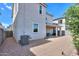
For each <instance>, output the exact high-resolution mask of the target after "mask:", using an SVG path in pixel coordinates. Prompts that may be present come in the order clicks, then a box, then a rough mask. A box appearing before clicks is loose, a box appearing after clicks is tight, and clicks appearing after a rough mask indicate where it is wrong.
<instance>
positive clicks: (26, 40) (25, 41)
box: [19, 35, 30, 46]
mask: <svg viewBox="0 0 79 59" xmlns="http://www.w3.org/2000/svg"><path fill="white" fill-rule="evenodd" d="M29 39H30V36H29V35H21V36H20V41H19V43H20V44H21V45H22V46H23V45H28V44H29Z"/></svg>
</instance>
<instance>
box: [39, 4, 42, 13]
mask: <svg viewBox="0 0 79 59" xmlns="http://www.w3.org/2000/svg"><path fill="white" fill-rule="evenodd" d="M39 13H40V14H42V6H41V5H40V7H39Z"/></svg>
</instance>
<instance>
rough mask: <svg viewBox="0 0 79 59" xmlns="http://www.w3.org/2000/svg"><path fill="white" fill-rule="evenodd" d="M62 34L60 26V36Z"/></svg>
mask: <svg viewBox="0 0 79 59" xmlns="http://www.w3.org/2000/svg"><path fill="white" fill-rule="evenodd" d="M61 35H62V31H61V27H60V36H61Z"/></svg>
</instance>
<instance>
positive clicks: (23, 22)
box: [13, 3, 46, 41]
mask: <svg viewBox="0 0 79 59" xmlns="http://www.w3.org/2000/svg"><path fill="white" fill-rule="evenodd" d="M39 5H40V4H38V3H26V4H25V3H24V4H23V3H21V4H19V5H18V8H19V9H18V13H17V16H16V18H15V22H14V26H13V29H14V31H13V33H14V37H15V38H16V40H17V41H18V40H20V36H21V35H30V36H31V38H32V39H31V40H34V39H40V38H44V37H45V36H46V24H45V17H46V14H45V13H46V8H45V7H44V6H42V7H43V8H42V10H43V14H42V15H41V14H39ZM33 24H38V32H37V33H35V32H33Z"/></svg>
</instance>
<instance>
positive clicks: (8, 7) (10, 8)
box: [4, 3, 12, 10]
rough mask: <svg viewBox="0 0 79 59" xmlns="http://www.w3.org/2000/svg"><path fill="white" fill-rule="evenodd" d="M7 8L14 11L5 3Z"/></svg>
mask: <svg viewBox="0 0 79 59" xmlns="http://www.w3.org/2000/svg"><path fill="white" fill-rule="evenodd" d="M4 5H5V7H6V8H7V9H9V10H12V7H11V6H8V5H7V3H4Z"/></svg>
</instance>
